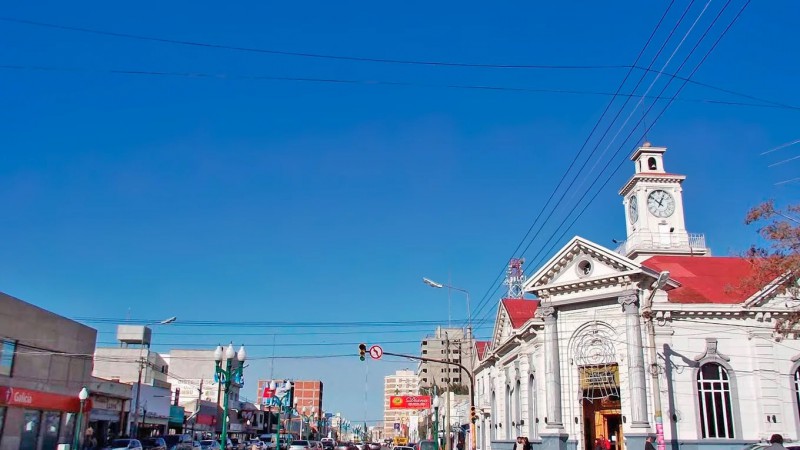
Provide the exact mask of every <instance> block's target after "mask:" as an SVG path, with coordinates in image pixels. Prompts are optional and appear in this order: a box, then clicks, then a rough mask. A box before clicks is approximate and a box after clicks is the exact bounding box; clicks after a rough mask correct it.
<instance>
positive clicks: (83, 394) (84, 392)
mask: <svg viewBox="0 0 800 450" xmlns="http://www.w3.org/2000/svg"><path fill="white" fill-rule="evenodd" d="M87 398H89V390H88V389H86V387H85V386H84V388H83V389H81V391H80V392H78V400H80V401H81V406H80V408H79V409H78V420H77V421H76V422H75V433H74V436H73V437H72V450H77V448H78V445H80V438H81V425H82V424H83V407H84V405H85V404H86V399H87Z"/></svg>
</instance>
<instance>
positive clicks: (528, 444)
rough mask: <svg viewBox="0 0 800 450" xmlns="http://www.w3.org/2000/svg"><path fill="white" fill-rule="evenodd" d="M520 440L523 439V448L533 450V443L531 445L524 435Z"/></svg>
mask: <svg viewBox="0 0 800 450" xmlns="http://www.w3.org/2000/svg"><path fill="white" fill-rule="evenodd" d="M522 440H523V441H525V450H533V445H531V441H529V440H528V438H527V437H526V436H524V437H523V438H522Z"/></svg>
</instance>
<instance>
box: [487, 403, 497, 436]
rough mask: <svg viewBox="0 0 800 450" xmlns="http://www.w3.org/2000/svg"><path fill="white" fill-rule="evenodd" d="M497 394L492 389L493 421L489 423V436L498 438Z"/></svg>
mask: <svg viewBox="0 0 800 450" xmlns="http://www.w3.org/2000/svg"><path fill="white" fill-rule="evenodd" d="M497 422H498V420H497V394H496V393H495V392H494V391H492V423H490V424H489V438H490V439H491V440H493V441H494V440H497Z"/></svg>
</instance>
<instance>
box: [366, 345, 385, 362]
mask: <svg viewBox="0 0 800 450" xmlns="http://www.w3.org/2000/svg"><path fill="white" fill-rule="evenodd" d="M369 356H371V357H372V359H381V356H383V349H382V348H380V346H378V345H373V346H372V347H370V348H369Z"/></svg>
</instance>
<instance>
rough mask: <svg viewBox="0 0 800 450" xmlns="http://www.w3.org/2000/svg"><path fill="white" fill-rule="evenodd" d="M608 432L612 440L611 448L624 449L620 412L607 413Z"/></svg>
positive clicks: (605, 416)
mask: <svg viewBox="0 0 800 450" xmlns="http://www.w3.org/2000/svg"><path fill="white" fill-rule="evenodd" d="M603 417H604V418H605V422H606V433H608V434H607V436H608V440H610V441H611V450H624V449H623V447H624V446H623V445H622V444H621V443H622V420H621V418H622V416H620V415H619V414H606V415H604V416H603Z"/></svg>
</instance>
